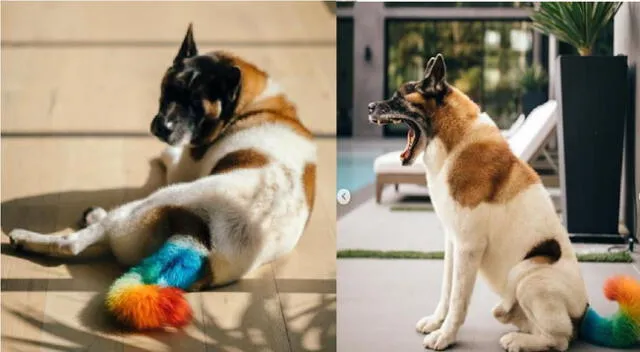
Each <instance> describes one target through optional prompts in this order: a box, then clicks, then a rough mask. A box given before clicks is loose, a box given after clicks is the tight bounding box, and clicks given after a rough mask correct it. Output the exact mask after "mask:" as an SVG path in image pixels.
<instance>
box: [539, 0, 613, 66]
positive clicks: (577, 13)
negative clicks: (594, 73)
mask: <svg viewBox="0 0 640 352" xmlns="http://www.w3.org/2000/svg"><path fill="white" fill-rule="evenodd" d="M621 5H622V3H621V2H542V3H540V8H539V9H538V10H535V11H533V13H532V14H531V15H530V17H531V20H532V21H533V28H534V29H536V30H538V31H540V32H542V33H544V34H548V35H554V36H556V37H557V38H558V39H559V40H562V41H564V42H567V43H569V44H571V45H572V46H574V47H575V48H576V49H578V52H579V53H580V54H581V55H589V54H591V50H592V48H593V44H594V43H595V41H596V39H597V38H598V34H600V32H601V31H602V29H603V28H605V27H606V26H607V24H608V23H609V21H611V20H612V19H613V17H614V16H615V14H616V13H617V12H618V9H620V6H621Z"/></svg>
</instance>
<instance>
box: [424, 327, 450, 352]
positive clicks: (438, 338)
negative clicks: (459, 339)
mask: <svg viewBox="0 0 640 352" xmlns="http://www.w3.org/2000/svg"><path fill="white" fill-rule="evenodd" d="M455 340H456V335H455V333H454V332H452V331H448V330H445V329H438V330H436V331H434V332H432V333H430V334H429V335H427V336H426V337H425V338H424V341H423V343H422V344H423V345H424V347H425V348H428V349H431V350H436V351H442V350H444V349H446V348H447V347H449V346H451V345H452V344H453V343H454V342H455Z"/></svg>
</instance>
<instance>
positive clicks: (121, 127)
mask: <svg viewBox="0 0 640 352" xmlns="http://www.w3.org/2000/svg"><path fill="white" fill-rule="evenodd" d="M1 6H2V136H3V138H2V145H1V146H2V195H1V199H2V233H3V235H2V348H1V350H2V351H35V350H46V351H51V350H64V351H67V350H91V351H147V350H153V351H156V350H157V351H163V350H180V351H205V350H208V351H253V350H260V351H268V350H271V351H317V350H334V349H335V344H336V341H335V339H336V337H335V334H336V326H335V316H336V294H335V293H336V292H335V291H336V283H335V275H336V272H335V239H336V234H335V226H333V225H330V226H328V225H327V224H335V221H336V215H335V200H334V199H335V198H334V197H335V189H336V185H335V160H336V153H335V146H336V142H335V139H333V138H331V137H330V136H332V135H333V134H334V133H335V119H334V118H331V117H332V116H335V108H334V107H335V93H334V92H335V77H336V68H335V19H334V16H333V14H331V13H330V12H329V11H327V8H326V7H325V5H324V4H323V3H320V2H316V3H276V4H274V3H271V4H264V3H253V4H252V3H240V4H238V3H235V4H234V3H213V2H187V3H177V2H176V3H166V2H161V3H156V2H153V3H151V2H149V3H125V2H117V3H97V2H92V3H77V2H66V3H61V2H44V3H43V2H29V3H5V2H3V3H2V5H1ZM189 22H193V24H194V31H195V37H196V41H197V42H198V44H199V45H200V50H202V51H206V50H214V49H227V50H231V51H233V52H235V53H237V54H239V55H242V56H244V57H245V58H247V59H248V60H250V61H253V62H255V63H256V64H258V65H259V66H261V67H263V68H265V69H266V70H267V71H269V72H270V73H271V75H272V76H273V77H274V78H275V79H276V80H278V81H279V83H280V85H281V86H283V87H284V89H285V90H286V91H288V92H290V96H291V98H292V100H294V101H295V102H296V103H297V105H298V108H299V112H300V116H301V118H302V119H303V121H304V122H305V123H306V125H307V126H308V127H310V129H311V130H313V132H314V133H315V134H316V135H318V136H320V137H322V138H319V139H318V146H319V166H318V192H317V195H318V196H317V198H316V205H315V211H314V214H313V216H312V219H311V221H310V223H309V227H308V229H307V231H306V233H305V235H304V236H303V238H302V239H301V242H300V243H299V245H298V247H297V248H296V250H295V251H294V252H293V253H292V254H291V255H289V256H288V257H286V258H284V259H282V260H280V261H278V262H276V263H273V264H270V265H266V266H264V267H262V268H261V269H259V270H257V271H256V272H254V273H252V274H251V275H250V276H249V277H248V278H247V279H246V280H243V281H241V282H239V283H237V284H234V285H231V286H228V287H225V288H222V289H218V290H212V291H208V292H202V293H191V294H189V295H188V299H189V300H190V301H191V305H192V307H193V308H194V311H195V320H194V323H193V324H191V325H190V326H188V327H187V328H186V329H185V330H184V331H179V332H174V333H166V332H162V333H161V332H156V333H145V334H131V333H126V332H123V331H119V330H116V329H115V328H114V326H113V324H112V323H111V322H110V321H109V320H108V319H107V317H106V314H105V312H104V309H103V308H102V307H103V303H102V302H103V300H104V296H103V293H104V292H105V290H106V289H107V287H108V285H109V284H110V283H111V282H112V281H113V280H114V278H115V277H117V276H118V275H119V274H120V273H121V270H122V269H121V268H118V267H117V266H116V265H115V264H114V263H113V262H112V261H111V260H110V259H109V258H106V259H103V260H98V261H93V260H92V261H80V262H75V263H71V264H69V263H65V262H62V261H57V260H51V259H43V258H37V257H24V256H21V255H16V254H15V253H14V252H13V251H12V250H11V249H10V248H9V246H8V239H7V237H6V234H7V233H8V232H9V231H10V230H11V229H13V228H15V227H23V228H27V229H33V230H36V231H41V232H54V231H69V228H70V227H72V226H73V225H74V224H75V222H76V220H77V219H78V218H79V216H80V214H81V212H82V210H83V209H85V208H86V207H88V206H90V205H101V206H106V207H108V206H113V205H116V204H119V203H122V202H124V201H125V200H130V199H134V198H137V197H140V196H141V195H143V194H145V193H148V192H149V191H150V190H152V189H153V188H155V187H157V186H158V185H159V184H158V179H157V177H156V176H157V174H156V173H155V171H157V170H155V169H154V166H153V165H152V164H150V163H149V161H150V160H151V159H152V158H154V157H155V156H157V155H158V153H159V152H160V151H161V150H162V148H163V146H162V144H161V143H160V142H158V141H157V140H155V139H154V138H152V137H150V136H149V135H148V126H149V124H150V120H151V117H152V116H153V115H154V114H155V111H156V110H157V105H156V104H157V98H158V94H159V86H160V79H161V76H162V74H163V72H164V70H165V69H166V67H167V65H169V64H170V62H171V60H172V59H173V56H174V55H175V53H176V52H177V48H178V45H179V42H180V40H181V39H182V36H183V35H184V31H185V30H186V27H187V24H188V23H189ZM309 81H313V90H309V89H308V87H309Z"/></svg>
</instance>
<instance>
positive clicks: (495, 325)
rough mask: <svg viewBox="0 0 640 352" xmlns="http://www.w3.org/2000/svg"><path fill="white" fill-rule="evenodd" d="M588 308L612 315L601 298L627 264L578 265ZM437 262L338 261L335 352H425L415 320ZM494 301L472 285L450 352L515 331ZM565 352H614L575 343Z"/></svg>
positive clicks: (487, 348)
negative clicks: (605, 286)
mask: <svg viewBox="0 0 640 352" xmlns="http://www.w3.org/2000/svg"><path fill="white" fill-rule="evenodd" d="M581 266H582V270H583V272H584V274H585V281H586V285H587V290H588V292H589V298H590V304H591V306H592V307H594V309H595V310H596V311H597V312H599V313H601V314H604V315H609V314H612V313H614V312H615V311H616V309H617V306H616V304H615V303H611V302H609V301H607V300H606V299H605V298H604V296H603V294H602V284H603V283H604V281H605V280H606V279H607V278H608V277H609V276H611V275H612V274H626V275H635V276H636V277H639V278H640V275H638V272H636V271H635V270H634V269H633V267H632V266H630V265H628V264H592V263H585V264H581ZM441 277H442V261H440V260H368V259H341V260H338V282H339V283H340V284H339V285H338V297H339V301H338V312H339V314H338V337H339V338H338V348H339V350H340V351H370V352H377V351H380V352H386V351H415V352H418V351H424V348H423V347H422V340H423V338H424V335H422V334H419V333H418V332H416V330H415V324H416V323H417V321H418V319H420V318H422V317H423V316H425V315H429V314H431V313H433V310H434V309H435V307H436V304H437V303H438V299H439V293H440V281H441ZM498 300H499V299H498V296H496V295H495V294H494V293H493V292H491V291H490V290H489V288H488V287H487V286H486V285H485V283H484V282H483V281H482V279H479V280H478V281H477V283H476V286H475V289H474V292H473V296H472V299H471V304H470V306H469V312H468V315H467V319H466V321H465V323H464V325H463V326H462V328H461V329H460V332H459V334H458V339H457V344H456V345H455V346H453V348H452V349H451V351H455V352H458V351H469V352H476V351H478V352H498V351H502V348H501V347H500V345H499V343H498V341H499V340H500V337H501V336H502V335H504V334H505V333H507V332H510V331H514V330H515V329H514V327H512V326H507V325H502V324H500V323H499V322H498V321H497V320H495V319H494V318H493V316H492V315H491V308H493V306H494V305H495V304H496V303H497V302H498ZM570 351H580V352H582V351H589V352H591V351H603V352H604V351H614V350H611V349H606V348H600V347H595V346H592V345H589V344H587V343H584V342H581V341H577V342H575V343H574V344H573V345H572V347H571V349H570Z"/></svg>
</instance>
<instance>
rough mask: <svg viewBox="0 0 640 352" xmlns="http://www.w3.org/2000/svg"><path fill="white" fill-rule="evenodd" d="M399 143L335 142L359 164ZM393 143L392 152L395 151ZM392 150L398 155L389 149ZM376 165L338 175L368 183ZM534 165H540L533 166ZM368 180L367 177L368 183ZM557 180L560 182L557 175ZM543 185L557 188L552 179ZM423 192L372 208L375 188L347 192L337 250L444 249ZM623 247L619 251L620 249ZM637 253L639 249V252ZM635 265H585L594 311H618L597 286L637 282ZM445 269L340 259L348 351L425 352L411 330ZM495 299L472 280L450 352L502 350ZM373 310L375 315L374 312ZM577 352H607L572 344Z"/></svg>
mask: <svg viewBox="0 0 640 352" xmlns="http://www.w3.org/2000/svg"><path fill="white" fill-rule="evenodd" d="M403 143H404V140H401V139H397V140H393V139H387V140H384V141H381V140H366V139H360V140H358V139H352V140H340V141H339V143H338V155H339V156H341V157H342V158H344V159H345V160H347V159H349V156H354V157H361V156H362V153H363V152H364V151H367V150H373V151H376V152H379V151H380V150H383V151H384V152H386V151H389V150H394V149H398V148H400V147H401V146H402V144H403ZM394 144H395V145H394ZM394 147H395V148H394ZM372 163H373V160H371V161H370V164H369V167H368V171H367V170H366V169H364V170H359V171H358V172H355V173H352V174H349V175H348V176H345V175H342V176H341V171H340V170H341V169H339V171H338V172H339V175H338V187H339V186H340V184H341V183H343V184H349V183H353V182H354V181H351V180H349V179H348V178H349V177H356V176H354V175H357V177H359V178H366V179H373V178H374V176H373V169H372V165H373V164H372ZM535 164H539V162H538V161H537V162H536V163H535ZM367 173H368V174H369V175H368V176H367ZM555 178H556V179H557V175H556V176H555ZM545 183H546V184H552V185H554V184H556V183H557V180H554V177H553V176H549V177H545ZM428 205H429V201H428V192H427V190H426V188H424V187H419V186H414V185H401V186H400V191H399V192H396V191H395V190H394V187H393V186H392V185H389V186H387V187H386V188H385V191H384V192H383V195H382V203H381V204H377V203H376V201H375V198H374V187H373V185H372V184H367V185H365V186H362V187H361V188H359V189H358V190H355V191H353V192H352V193H351V202H350V203H349V204H347V205H338V233H339V236H338V238H337V247H338V250H339V251H340V250H345V249H370V250H382V251H389V250H397V251H422V252H433V251H443V250H444V233H443V230H442V227H441V225H440V222H439V220H438V218H437V216H436V215H435V213H434V212H433V211H429V210H427V209H428ZM575 247H576V249H577V251H578V252H579V253H590V252H604V251H607V250H608V249H609V248H610V247H611V246H610V245H584V244H577V245H575ZM623 248H624V247H623ZM636 250H637V249H636ZM633 256H634V258H635V259H636V260H635V263H631V264H629V263H619V264H605V263H582V264H581V266H582V269H583V273H584V278H585V281H586V285H587V289H588V292H589V299H590V303H591V305H592V306H593V307H594V308H595V309H596V310H597V311H598V312H600V313H602V314H610V313H613V312H615V311H616V309H617V305H616V304H615V303H612V302H609V301H607V300H606V299H605V297H604V296H603V294H602V285H603V284H604V282H605V280H606V279H607V278H609V277H611V276H613V275H620V274H623V275H631V276H636V277H639V278H640V264H639V261H638V260H640V254H639V253H638V252H636V253H634V254H633ZM442 270H443V262H442V261H441V260H415V259H414V260H408V259H338V280H339V282H340V285H339V286H338V296H339V297H340V299H339V302H338V309H339V312H340V314H338V336H340V339H339V348H340V349H344V350H345V351H361V350H367V351H423V350H424V349H423V347H422V339H423V337H424V335H422V334H419V333H417V332H416V331H415V324H416V322H417V321H418V319H420V318H422V317H423V316H425V315H429V314H431V313H432V312H433V310H434V309H435V306H436V304H437V302H438V299H439V295H440V285H441V278H442ZM498 300H499V298H498V296H497V295H495V294H494V293H493V292H491V291H490V289H489V288H488V287H487V285H486V284H485V283H484V282H483V280H482V279H481V278H480V277H479V279H478V280H477V281H476V287H475V289H474V293H473V297H472V301H471V305H470V307H469V315H468V317H467V320H466V322H465V324H464V326H463V327H462V329H461V331H460V333H459V335H458V342H459V343H458V344H457V345H456V346H455V347H454V348H453V349H452V351H499V350H500V349H501V348H500V345H499V343H498V341H499V339H500V337H501V336H502V335H503V334H505V333H507V332H509V331H513V330H514V327H512V326H507V325H502V324H500V323H499V322H498V321H497V320H495V318H493V316H492V315H491V308H493V306H494V305H495V304H496V303H497V302H498ZM374 307H375V308H374ZM573 350H576V351H609V350H608V349H603V348H599V347H595V346H591V345H588V344H586V343H583V342H577V343H576V344H575V345H574V347H573Z"/></svg>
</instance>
